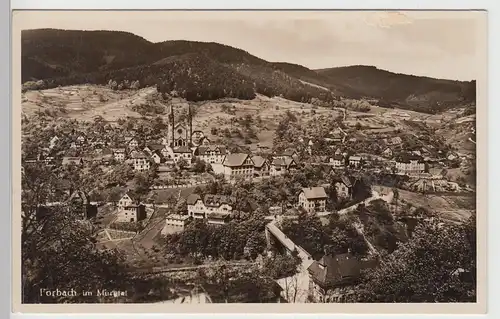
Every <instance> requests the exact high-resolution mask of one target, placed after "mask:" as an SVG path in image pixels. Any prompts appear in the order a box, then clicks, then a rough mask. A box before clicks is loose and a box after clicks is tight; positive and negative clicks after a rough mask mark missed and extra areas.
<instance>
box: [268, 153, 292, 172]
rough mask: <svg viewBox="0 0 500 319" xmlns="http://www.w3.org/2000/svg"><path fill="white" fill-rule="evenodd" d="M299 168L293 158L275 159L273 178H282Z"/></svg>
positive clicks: (272, 168) (272, 167) (272, 164)
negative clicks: (281, 176)
mask: <svg viewBox="0 0 500 319" xmlns="http://www.w3.org/2000/svg"><path fill="white" fill-rule="evenodd" d="M296 168H297V164H296V163H295V160H294V159H293V158H291V157H278V158H274V159H273V161H272V162H271V170H270V175H271V176H280V175H283V174H285V173H286V172H289V171H292V170H294V169H296Z"/></svg>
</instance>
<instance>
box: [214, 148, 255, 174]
mask: <svg viewBox="0 0 500 319" xmlns="http://www.w3.org/2000/svg"><path fill="white" fill-rule="evenodd" d="M222 165H223V169H224V171H223V172H224V177H225V178H226V180H228V181H235V180H236V179H238V178H242V179H246V180H251V179H252V178H253V169H254V166H255V164H254V162H253V161H252V158H251V157H250V155H248V154H245V153H233V154H227V155H226V156H225V157H224V161H223V162H222Z"/></svg>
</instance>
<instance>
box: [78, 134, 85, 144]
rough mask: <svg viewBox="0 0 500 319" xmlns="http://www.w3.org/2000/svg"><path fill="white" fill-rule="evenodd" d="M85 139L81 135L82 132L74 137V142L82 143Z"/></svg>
mask: <svg viewBox="0 0 500 319" xmlns="http://www.w3.org/2000/svg"><path fill="white" fill-rule="evenodd" d="M85 140H86V139H85V135H83V134H82V135H79V136H78V137H77V138H76V142H77V143H78V144H83V143H85Z"/></svg>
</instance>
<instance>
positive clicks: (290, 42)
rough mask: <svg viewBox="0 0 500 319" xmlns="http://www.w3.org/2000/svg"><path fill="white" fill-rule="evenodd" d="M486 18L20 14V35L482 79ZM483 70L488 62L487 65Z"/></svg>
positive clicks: (450, 15) (409, 14)
mask: <svg viewBox="0 0 500 319" xmlns="http://www.w3.org/2000/svg"><path fill="white" fill-rule="evenodd" d="M485 18H486V15H485V13H483V12H467V11H465V12H464V11H462V12H451V11H440V12H416V11H406V12H397V11H389V12H388V11H334V12H325V11H322V12H283V11H282V12H266V11H263V12H262V11H261V12H213V11H212V12H158V11H156V12H154V11H150V12H109V11H108V12H99V11H94V12H63V11H59V12H40V11H38V12H36V11H32V12H17V13H15V15H14V18H13V25H14V26H16V23H18V24H17V26H18V27H19V28H20V29H37V28H58V29H72V30H119V31H127V32H131V33H134V34H136V35H139V36H141V37H144V38H145V39H147V40H149V41H151V42H161V41H166V40H193V41H204V42H218V43H222V44H226V45H230V46H234V47H237V48H240V49H243V50H245V51H248V52H249V53H251V54H253V55H255V56H258V57H260V58H263V59H265V60H267V61H271V62H289V63H296V64H300V65H303V66H306V67H308V68H310V69H320V68H330V67H339V66H348V65H374V66H376V67H378V68H381V69H385V70H389V71H392V72H397V73H405V74H414V75H423V76H430V77H436V78H443V79H453V80H465V81H469V80H473V79H477V77H478V74H477V70H478V67H477V65H478V64H479V63H481V62H482V60H484V59H485V50H486V44H485V43H486V42H485V40H484V38H485V36H486V30H485V29H484V21H485ZM483 62H484V61H483Z"/></svg>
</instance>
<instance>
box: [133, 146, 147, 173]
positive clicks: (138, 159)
mask: <svg viewBox="0 0 500 319" xmlns="http://www.w3.org/2000/svg"><path fill="white" fill-rule="evenodd" d="M131 158H132V161H133V165H134V170H136V171H139V172H142V171H148V170H149V169H150V167H151V165H150V162H149V158H148V157H147V156H146V154H144V153H143V152H135V151H134V152H132V154H131Z"/></svg>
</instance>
